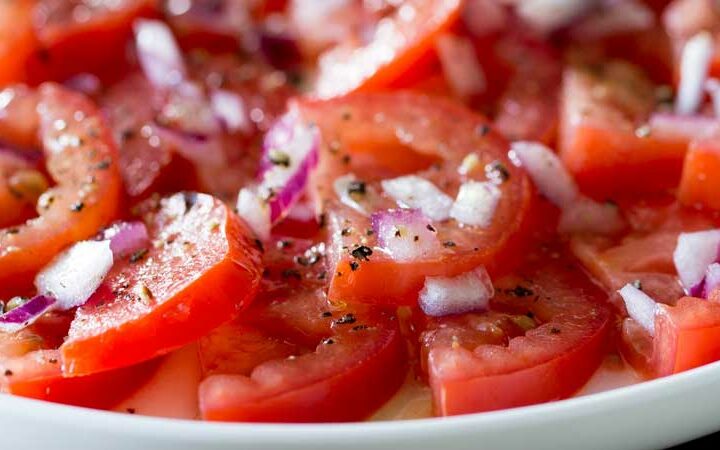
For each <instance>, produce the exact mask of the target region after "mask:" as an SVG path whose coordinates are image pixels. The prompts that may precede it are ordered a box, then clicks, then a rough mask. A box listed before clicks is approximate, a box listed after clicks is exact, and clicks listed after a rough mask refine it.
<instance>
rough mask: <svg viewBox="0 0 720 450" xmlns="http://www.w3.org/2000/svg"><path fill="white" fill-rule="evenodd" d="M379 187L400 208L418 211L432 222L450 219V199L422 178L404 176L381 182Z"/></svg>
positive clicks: (451, 201) (451, 202)
mask: <svg viewBox="0 0 720 450" xmlns="http://www.w3.org/2000/svg"><path fill="white" fill-rule="evenodd" d="M381 185H382V188H383V190H384V191H385V193H387V194H388V195H389V196H390V197H392V198H393V199H394V200H395V201H396V202H397V203H398V205H400V206H401V207H404V208H411V209H419V210H420V211H422V213H423V214H424V215H425V216H427V217H428V218H430V219H432V220H445V219H447V218H448V217H450V208H451V207H452V204H453V200H452V198H450V196H448V195H447V194H445V193H444V192H443V191H441V190H440V189H438V188H437V186H435V185H434V184H432V183H431V182H430V181H428V180H426V179H424V178H421V177H419V176H417V175H406V176H403V177H398V178H393V179H391V180H383V181H382V182H381Z"/></svg>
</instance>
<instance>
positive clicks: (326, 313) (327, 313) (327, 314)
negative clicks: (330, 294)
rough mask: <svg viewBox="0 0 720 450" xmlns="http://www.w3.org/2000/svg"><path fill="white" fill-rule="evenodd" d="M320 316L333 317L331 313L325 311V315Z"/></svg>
mask: <svg viewBox="0 0 720 450" xmlns="http://www.w3.org/2000/svg"><path fill="white" fill-rule="evenodd" d="M320 315H321V316H322V317H332V313H331V312H330V311H323V313H322V314H320Z"/></svg>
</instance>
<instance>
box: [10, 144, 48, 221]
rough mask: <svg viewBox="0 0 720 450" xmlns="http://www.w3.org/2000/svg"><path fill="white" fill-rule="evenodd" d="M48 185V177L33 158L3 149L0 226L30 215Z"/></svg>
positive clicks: (23, 219) (32, 213)
mask: <svg viewBox="0 0 720 450" xmlns="http://www.w3.org/2000/svg"><path fill="white" fill-rule="evenodd" d="M45 189H47V181H46V180H45V177H44V176H43V175H42V174H41V173H40V172H38V171H37V170H35V165H34V164H32V162H31V161H28V160H27V159H24V158H22V157H20V156H18V155H15V154H14V153H12V152H5V151H4V149H0V227H9V226H11V225H15V224H19V223H22V222H23V221H25V220H26V219H29V218H31V217H32V216H33V215H34V213H35V203H36V202H37V198H38V196H39V195H40V194H42V191H44V190H45Z"/></svg>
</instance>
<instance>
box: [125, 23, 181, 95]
mask: <svg viewBox="0 0 720 450" xmlns="http://www.w3.org/2000/svg"><path fill="white" fill-rule="evenodd" d="M133 29H134V31H135V41H136V46H137V53H138V60H139V62H140V67H142V70H143V73H144V74H145V77H147V79H148V80H149V81H150V82H151V83H152V84H153V85H154V86H155V87H158V88H167V87H172V86H175V85H177V84H178V83H180V81H182V80H183V79H184V78H185V77H186V69H185V62H184V61H183V57H182V53H181V52H180V47H179V46H178V44H177V42H176V41H175V37H174V36H173V34H172V31H171V30H170V27H168V26H167V25H166V24H165V23H164V22H161V21H159V20H148V19H138V20H136V21H135V23H134V24H133Z"/></svg>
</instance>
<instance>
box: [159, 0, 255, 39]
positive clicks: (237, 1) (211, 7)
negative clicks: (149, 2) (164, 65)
mask: <svg viewBox="0 0 720 450" xmlns="http://www.w3.org/2000/svg"><path fill="white" fill-rule="evenodd" d="M249 3H251V2H247V1H243V0H168V1H167V2H165V11H166V13H167V15H168V19H169V20H170V21H171V23H172V24H174V25H175V26H177V27H178V28H180V29H182V30H188V31H190V32H201V33H202V32H204V33H208V34H211V35H217V36H228V37H230V38H233V39H241V40H242V38H243V37H244V36H243V34H244V33H246V32H247V31H248V30H249V29H250V28H251V26H252V18H251V17H250V12H249V11H248V8H249Z"/></svg>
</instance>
